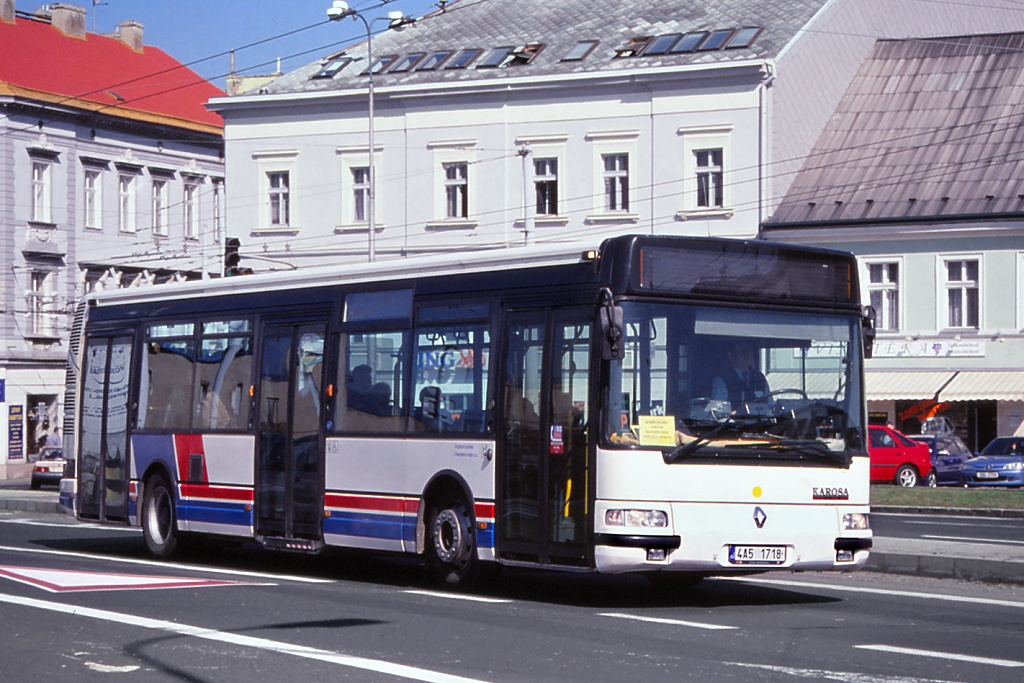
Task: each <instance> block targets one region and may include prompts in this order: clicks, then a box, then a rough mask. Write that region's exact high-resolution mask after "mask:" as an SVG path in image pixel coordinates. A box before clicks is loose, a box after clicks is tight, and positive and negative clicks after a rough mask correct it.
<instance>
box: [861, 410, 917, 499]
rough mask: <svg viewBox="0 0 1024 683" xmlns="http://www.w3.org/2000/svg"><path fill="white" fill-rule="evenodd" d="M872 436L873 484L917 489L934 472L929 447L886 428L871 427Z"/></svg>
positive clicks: (869, 428)
mask: <svg viewBox="0 0 1024 683" xmlns="http://www.w3.org/2000/svg"><path fill="white" fill-rule="evenodd" d="M868 435H869V439H868V454H869V455H870V456H871V483H872V484H887V483H890V482H891V483H893V484H899V485H900V486H917V485H918V484H921V483H923V482H925V481H926V480H927V478H928V475H929V474H931V471H932V455H931V451H930V450H929V449H928V446H926V445H925V444H923V443H916V442H914V441H912V440H911V439H909V438H907V437H906V436H904V435H903V434H902V433H900V432H897V431H896V430H895V429H892V428H890V427H883V426H882V425H870V426H869V427H868Z"/></svg>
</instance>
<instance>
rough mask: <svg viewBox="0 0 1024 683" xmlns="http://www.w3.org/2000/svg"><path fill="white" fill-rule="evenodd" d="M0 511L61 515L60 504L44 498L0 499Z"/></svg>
mask: <svg viewBox="0 0 1024 683" xmlns="http://www.w3.org/2000/svg"><path fill="white" fill-rule="evenodd" d="M0 510H11V511H14V512H56V513H61V512H63V510H62V509H61V507H60V502H59V501H55V500H47V499H46V498H0Z"/></svg>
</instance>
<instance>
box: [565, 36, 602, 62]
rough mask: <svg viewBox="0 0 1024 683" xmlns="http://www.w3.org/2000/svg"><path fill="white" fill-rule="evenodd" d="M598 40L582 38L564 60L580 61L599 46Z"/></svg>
mask: <svg viewBox="0 0 1024 683" xmlns="http://www.w3.org/2000/svg"><path fill="white" fill-rule="evenodd" d="M597 43H598V41H596V40H581V41H580V42H578V43H576V45H575V46H574V47H573V48H572V49H571V50H569V52H567V53H566V55H565V56H564V57H562V61H563V62H578V61H580V60H581V59H583V58H585V57H586V56H587V55H589V54H590V53H591V52H592V51H593V50H594V48H595V47H597Z"/></svg>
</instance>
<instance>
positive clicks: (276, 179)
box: [267, 171, 291, 227]
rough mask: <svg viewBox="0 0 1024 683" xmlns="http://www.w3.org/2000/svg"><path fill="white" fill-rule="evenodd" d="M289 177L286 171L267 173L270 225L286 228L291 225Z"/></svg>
mask: <svg viewBox="0 0 1024 683" xmlns="http://www.w3.org/2000/svg"><path fill="white" fill-rule="evenodd" d="M290 182H291V179H290V175H289V173H288V171H270V172H269V173H267V185H268V199H269V201H270V225H271V226H273V227H287V226H289V225H291V216H290V213H291V206H290V202H291V197H290V192H289V190H290V187H289V185H290Z"/></svg>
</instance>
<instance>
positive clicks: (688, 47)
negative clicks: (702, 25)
mask: <svg viewBox="0 0 1024 683" xmlns="http://www.w3.org/2000/svg"><path fill="white" fill-rule="evenodd" d="M707 35H708V32H707V31H694V32H693V33H687V34H686V35H685V36H683V38H682V40H680V41H679V42H678V43H676V44H675V47H673V48H672V50H671V51H672V54H674V55H677V54H680V53H682V52H693V51H694V50H696V49H697V46H698V45H700V44H701V42H702V41H703V40H704V39H705V38H706V37H707Z"/></svg>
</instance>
